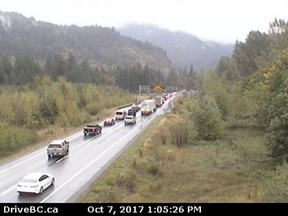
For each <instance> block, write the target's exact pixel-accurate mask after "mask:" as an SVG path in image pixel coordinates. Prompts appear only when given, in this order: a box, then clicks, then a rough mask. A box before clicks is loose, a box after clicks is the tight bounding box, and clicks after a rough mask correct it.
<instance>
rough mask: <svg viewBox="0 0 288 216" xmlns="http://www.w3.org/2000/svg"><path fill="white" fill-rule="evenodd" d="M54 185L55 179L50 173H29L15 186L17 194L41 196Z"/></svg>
mask: <svg viewBox="0 0 288 216" xmlns="http://www.w3.org/2000/svg"><path fill="white" fill-rule="evenodd" d="M54 183H55V178H54V176H53V175H52V174H50V173H38V172H34V173H29V174H28V175H26V176H25V177H24V178H23V179H22V180H21V181H20V182H19V183H18V184H17V192H18V193H35V194H41V193H42V192H43V191H44V190H45V189H47V188H48V187H49V186H50V185H54Z"/></svg>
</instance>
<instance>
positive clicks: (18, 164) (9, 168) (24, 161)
mask: <svg viewBox="0 0 288 216" xmlns="http://www.w3.org/2000/svg"><path fill="white" fill-rule="evenodd" d="M41 154H43V152H40V153H39V154H37V155H34V156H32V157H29V158H28V159H26V160H23V161H21V162H19V163H17V164H14V165H13V166H10V167H8V168H6V169H4V170H2V171H0V174H2V173H4V172H7V171H8V170H11V169H12V168H14V167H17V166H20V165H21V164H23V163H26V162H27V161H29V160H32V159H34V158H36V157H39V156H40V155H41Z"/></svg>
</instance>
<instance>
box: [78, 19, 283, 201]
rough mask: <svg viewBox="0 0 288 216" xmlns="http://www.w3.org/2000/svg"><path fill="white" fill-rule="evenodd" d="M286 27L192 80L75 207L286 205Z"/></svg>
mask: <svg viewBox="0 0 288 216" xmlns="http://www.w3.org/2000/svg"><path fill="white" fill-rule="evenodd" d="M287 47H288V24H287V23H286V22H285V21H283V20H277V19H275V20H274V22H272V23H271V24H270V29H269V33H268V34H266V33H261V32H259V31H251V32H250V33H249V34H248V36H247V38H246V41H245V42H236V44H235V48H234V53H233V56H231V57H223V58H222V59H221V60H220V62H219V64H218V66H217V68H216V70H215V71H213V72H210V73H207V74H203V73H200V74H198V75H197V77H196V78H195V79H194V84H195V88H196V91H192V92H191V93H189V94H187V95H186V96H185V97H183V98H181V99H179V101H178V102H177V103H176V104H175V109H174V111H173V113H172V114H169V115H167V116H164V117H162V118H161V119H159V121H158V122H157V123H155V125H154V128H152V129H150V131H149V132H147V133H146V134H145V135H143V137H142V138H140V139H139V140H138V142H136V144H135V145H134V146H133V147H132V148H131V149H129V150H128V151H127V153H126V154H125V155H123V156H122V157H121V158H120V160H119V161H117V162H116V163H115V164H114V165H113V166H111V168H110V169H109V170H108V171H107V173H106V174H105V175H104V176H102V177H101V178H100V179H99V181H97V182H96V183H95V184H94V185H93V186H92V187H91V192H90V193H88V194H87V195H86V196H83V197H82V198H81V199H80V201H81V202H287V201H288V197H287V192H288V187H287V183H288V178H287V177H288V171H287V170H288V169H287V162H288V132H287V131H288V130H287V128H288V121H287V119H288V118H287V116H288V109H287V107H288V91H287V90H288V77H287V74H288V50H287Z"/></svg>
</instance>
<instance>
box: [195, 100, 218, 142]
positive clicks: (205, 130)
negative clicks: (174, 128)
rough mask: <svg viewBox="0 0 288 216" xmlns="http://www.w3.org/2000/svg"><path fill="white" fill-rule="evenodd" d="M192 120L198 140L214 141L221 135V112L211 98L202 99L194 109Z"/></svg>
mask: <svg viewBox="0 0 288 216" xmlns="http://www.w3.org/2000/svg"><path fill="white" fill-rule="evenodd" d="M192 118H193V121H194V124H195V127H196V130H197V132H198V136H199V138H201V139H204V140H215V139H217V138H218V137H219V136H220V135H221V133H222V130H223V121H222V120H221V112H220V111H219V108H218V106H217V103H216V102H215V100H214V99H213V98H211V97H209V96H205V97H203V99H202V100H200V101H199V103H198V104H196V106H195V107H194V110H193V111H192Z"/></svg>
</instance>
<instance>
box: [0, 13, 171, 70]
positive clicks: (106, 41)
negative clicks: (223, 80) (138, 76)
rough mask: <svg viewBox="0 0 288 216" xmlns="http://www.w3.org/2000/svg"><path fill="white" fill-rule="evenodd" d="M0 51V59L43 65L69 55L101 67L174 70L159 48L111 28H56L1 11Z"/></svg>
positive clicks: (33, 19)
mask: <svg viewBox="0 0 288 216" xmlns="http://www.w3.org/2000/svg"><path fill="white" fill-rule="evenodd" d="M0 50H1V52H0V57H4V56H29V57H33V58H35V59H38V60H40V61H42V60H45V59H46V58H49V57H51V56H53V55H55V54H59V53H60V54H62V55H68V53H70V52H71V53H73V55H75V56H76V57H77V58H78V59H85V60H88V61H90V62H92V63H93V64H95V65H100V66H109V67H113V66H131V65H136V64H141V65H145V64H149V65H150V66H151V67H154V68H157V69H159V68H161V69H164V70H169V69H171V68H173V65H172V63H171V61H170V59H169V58H168V57H167V54H166V51H164V50H163V49H162V48H160V47H157V46H155V45H153V44H151V43H143V42H141V41H138V40H136V39H132V38H130V37H127V36H122V35H120V33H119V32H117V31H116V30H115V28H114V27H112V28H108V27H101V26H97V25H94V26H84V27H79V26H76V25H69V26H67V25H56V24H52V23H49V22H45V21H37V20H36V19H35V18H33V17H29V18H27V17H25V16H23V15H21V14H19V13H16V12H2V11H0Z"/></svg>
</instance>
